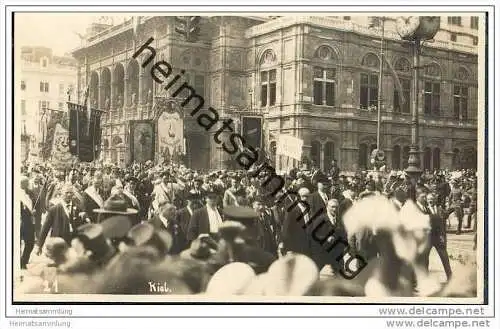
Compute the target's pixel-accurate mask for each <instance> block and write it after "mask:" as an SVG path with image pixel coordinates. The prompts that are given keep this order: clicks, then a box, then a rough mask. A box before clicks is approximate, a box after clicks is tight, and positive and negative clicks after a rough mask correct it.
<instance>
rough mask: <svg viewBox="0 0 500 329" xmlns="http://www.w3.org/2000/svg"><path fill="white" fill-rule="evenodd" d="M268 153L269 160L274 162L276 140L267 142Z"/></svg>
mask: <svg viewBox="0 0 500 329" xmlns="http://www.w3.org/2000/svg"><path fill="white" fill-rule="evenodd" d="M269 155H270V157H271V161H272V162H273V163H276V141H272V142H271V143H269Z"/></svg>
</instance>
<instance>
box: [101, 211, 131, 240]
mask: <svg viewBox="0 0 500 329" xmlns="http://www.w3.org/2000/svg"><path fill="white" fill-rule="evenodd" d="M100 224H101V226H102V229H103V232H102V233H103V235H104V236H105V237H106V238H107V239H117V238H123V237H125V236H126V235H127V232H128V231H129V230H130V228H131V227H132V223H131V222H130V219H129V218H128V217H127V216H123V215H117V216H111V217H109V218H108V219H106V220H105V221H103V222H102V223H100Z"/></svg>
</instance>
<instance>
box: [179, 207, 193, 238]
mask: <svg viewBox="0 0 500 329" xmlns="http://www.w3.org/2000/svg"><path fill="white" fill-rule="evenodd" d="M195 211H196V210H193V213H194V212H195ZM176 218H177V222H178V223H179V225H180V226H181V229H182V232H183V233H184V235H186V237H187V231H188V227H189V222H190V221H191V214H190V213H189V210H188V209H187V207H184V208H182V209H179V210H178V211H177V214H176Z"/></svg>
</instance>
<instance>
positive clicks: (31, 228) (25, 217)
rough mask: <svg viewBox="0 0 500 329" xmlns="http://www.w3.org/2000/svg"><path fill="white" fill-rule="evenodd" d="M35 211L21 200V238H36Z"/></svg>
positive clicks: (25, 239) (31, 239)
mask: <svg viewBox="0 0 500 329" xmlns="http://www.w3.org/2000/svg"><path fill="white" fill-rule="evenodd" d="M33 217H34V215H33V213H32V212H31V211H30V210H29V209H28V207H26V205H25V204H24V203H23V202H21V240H24V241H25V242H26V241H28V242H29V241H34V240H35V224H34V222H33Z"/></svg>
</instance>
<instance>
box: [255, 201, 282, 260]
mask: <svg viewBox="0 0 500 329" xmlns="http://www.w3.org/2000/svg"><path fill="white" fill-rule="evenodd" d="M252 206H253V209H254V210H255V212H256V213H257V215H258V220H257V221H256V222H257V223H256V225H257V242H258V246H259V247H260V248H262V249H263V250H265V251H267V252H269V253H271V254H273V255H274V254H276V252H277V250H278V244H277V241H278V238H279V237H278V232H277V231H278V228H277V225H276V222H275V221H274V219H273V217H272V214H271V213H269V212H268V211H267V209H266V208H265V207H264V203H263V200H262V198H261V197H258V198H256V199H255V200H254V202H253V204H252Z"/></svg>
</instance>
